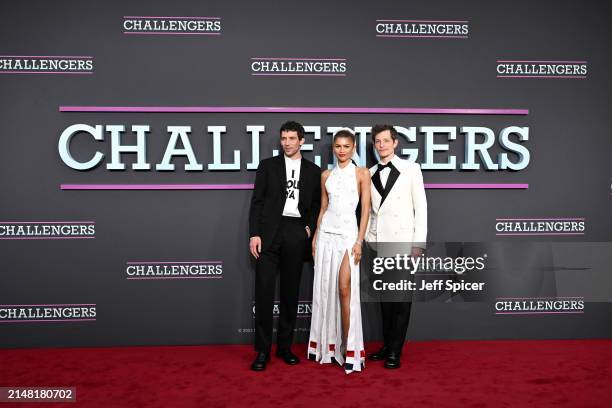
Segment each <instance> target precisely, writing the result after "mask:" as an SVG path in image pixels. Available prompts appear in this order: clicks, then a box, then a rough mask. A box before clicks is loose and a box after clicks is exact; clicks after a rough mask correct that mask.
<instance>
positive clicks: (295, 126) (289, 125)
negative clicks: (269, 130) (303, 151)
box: [280, 120, 304, 140]
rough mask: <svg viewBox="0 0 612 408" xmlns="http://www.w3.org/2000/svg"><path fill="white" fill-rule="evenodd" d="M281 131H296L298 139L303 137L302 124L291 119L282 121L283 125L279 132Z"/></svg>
mask: <svg viewBox="0 0 612 408" xmlns="http://www.w3.org/2000/svg"><path fill="white" fill-rule="evenodd" d="M283 132H297V134H298V139H299V140H302V139H303V138H304V126H302V125H301V124H299V123H297V122H294V121H292V120H290V121H289V122H285V123H283V126H281V128H280V134H282V133H283Z"/></svg>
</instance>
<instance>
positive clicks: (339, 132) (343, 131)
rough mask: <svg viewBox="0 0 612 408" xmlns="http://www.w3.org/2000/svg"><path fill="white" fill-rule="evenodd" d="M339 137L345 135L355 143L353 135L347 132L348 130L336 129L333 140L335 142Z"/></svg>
mask: <svg viewBox="0 0 612 408" xmlns="http://www.w3.org/2000/svg"><path fill="white" fill-rule="evenodd" d="M339 137H346V138H348V139H351V140H352V141H353V144H355V135H354V134H352V133H351V132H349V131H348V130H345V129H342V130H339V131H337V132H336V134H335V135H334V142H336V139H338V138H339Z"/></svg>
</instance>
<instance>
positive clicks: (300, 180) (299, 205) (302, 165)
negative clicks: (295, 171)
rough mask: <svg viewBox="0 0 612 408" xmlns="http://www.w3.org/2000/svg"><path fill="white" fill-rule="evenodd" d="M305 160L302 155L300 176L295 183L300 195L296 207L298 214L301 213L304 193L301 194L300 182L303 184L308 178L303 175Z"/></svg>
mask: <svg viewBox="0 0 612 408" xmlns="http://www.w3.org/2000/svg"><path fill="white" fill-rule="evenodd" d="M305 161H306V160H305V159H304V158H303V157H302V160H301V162H300V178H299V180H298V185H297V189H298V191H299V192H300V196H299V200H298V209H299V210H300V214H302V208H304V194H302V191H304V189H303V188H302V187H304V186H303V185H302V184H303V181H305V180H307V179H308V177H305V175H304V172H305V171H306V166H305ZM285 178H287V172H285ZM285 184H286V183H285Z"/></svg>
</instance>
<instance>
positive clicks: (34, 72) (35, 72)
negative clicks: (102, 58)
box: [0, 70, 93, 75]
mask: <svg viewBox="0 0 612 408" xmlns="http://www.w3.org/2000/svg"><path fill="white" fill-rule="evenodd" d="M0 74H69V75H84V74H93V71H87V72H68V71H2V70H0Z"/></svg>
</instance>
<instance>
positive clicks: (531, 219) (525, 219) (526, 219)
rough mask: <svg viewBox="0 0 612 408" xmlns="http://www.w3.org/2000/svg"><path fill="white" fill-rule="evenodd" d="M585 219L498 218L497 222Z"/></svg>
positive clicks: (580, 219) (576, 219)
mask: <svg viewBox="0 0 612 408" xmlns="http://www.w3.org/2000/svg"><path fill="white" fill-rule="evenodd" d="M584 220H585V218H496V219H495V221H584Z"/></svg>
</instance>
